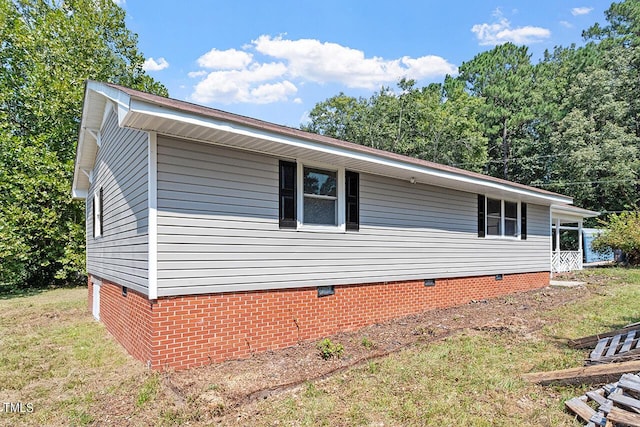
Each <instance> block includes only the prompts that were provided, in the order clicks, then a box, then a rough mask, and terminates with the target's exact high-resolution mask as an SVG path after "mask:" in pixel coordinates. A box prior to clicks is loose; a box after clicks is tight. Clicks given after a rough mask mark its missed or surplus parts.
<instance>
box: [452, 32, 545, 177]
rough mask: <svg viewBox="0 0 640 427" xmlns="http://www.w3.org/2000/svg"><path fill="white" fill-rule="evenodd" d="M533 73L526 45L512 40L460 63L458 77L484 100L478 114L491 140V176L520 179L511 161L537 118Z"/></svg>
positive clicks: (518, 152)
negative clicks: (515, 43) (534, 111)
mask: <svg viewBox="0 0 640 427" xmlns="http://www.w3.org/2000/svg"><path fill="white" fill-rule="evenodd" d="M533 76H534V67H533V65H532V64H531V55H530V54H529V52H528V49H527V47H526V46H516V45H514V44H513V43H505V44H502V45H499V46H496V47H495V48H494V49H492V50H490V51H486V52H482V53H480V54H478V55H476V57H475V58H473V59H472V60H471V61H468V62H464V63H463V64H462V65H461V66H460V75H459V76H458V78H459V79H460V80H461V81H463V82H465V83H466V84H467V87H468V89H469V91H470V93H471V94H473V95H474V96H477V97H480V98H482V99H483V101H484V103H483V104H482V105H483V107H482V109H481V111H480V113H479V114H480V121H481V122H482V123H483V124H484V135H485V136H486V137H487V138H488V139H489V159H490V162H489V164H488V168H487V172H488V173H489V174H490V175H494V176H499V177H501V178H504V179H511V180H515V181H521V179H520V177H518V176H515V174H514V173H513V171H512V168H510V164H511V161H512V159H513V158H518V157H520V148H521V146H522V145H523V143H522V140H523V139H526V137H527V130H528V128H529V126H530V124H531V123H532V121H533V120H534V118H535V115H534V113H533V104H534V103H535V99H534V95H535V92H534V90H533V88H534V85H533V81H534V77H533Z"/></svg>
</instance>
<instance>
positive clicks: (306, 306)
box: [101, 272, 549, 370]
mask: <svg viewBox="0 0 640 427" xmlns="http://www.w3.org/2000/svg"><path fill="white" fill-rule="evenodd" d="M548 284H549V273H548V272H540V273H528V274H509V275H505V276H504V278H503V280H501V281H496V280H495V277H494V276H480V277H465V278H455V279H439V280H436V284H435V286H428V287H427V286H424V282H423V281H422V280H418V281H402V282H390V283H372V284H365V285H345V286H336V287H335V295H331V296H326V297H321V298H318V296H317V289H316V288H296V289H282V290H270V291H256V292H230V293H221V294H207V295H187V296H179V297H165V298H160V299H158V300H157V301H154V302H153V304H151V303H150V302H149V301H147V300H146V299H145V297H144V296H143V295H140V294H137V293H134V292H133V291H131V290H129V296H128V297H127V298H129V297H131V296H132V295H136V296H135V298H136V301H138V300H140V299H141V300H142V301H141V302H136V303H135V304H126V303H120V304H113V303H111V302H109V301H111V300H113V301H114V302H117V301H122V299H123V297H122V296H121V295H120V289H121V288H120V287H119V286H115V285H112V284H109V283H108V282H104V281H103V286H102V289H101V318H102V320H103V321H104V322H105V323H106V324H107V328H108V329H109V331H111V333H112V334H113V335H115V336H116V338H117V339H118V340H119V341H120V342H121V343H123V345H124V346H125V348H127V350H129V352H130V353H132V354H133V355H134V356H135V357H137V358H138V359H140V360H143V361H147V360H151V364H152V367H153V368H154V369H159V370H163V369H185V368H189V367H194V366H201V365H203V364H207V363H211V362H220V361H223V360H228V359H234V358H242V357H246V356H248V355H250V354H251V353H252V352H261V351H265V350H270V349H276V348H283V347H287V346H291V345H294V344H296V343H297V342H298V341H303V340H311V339H319V338H322V337H325V336H328V335H332V334H335V333H337V332H340V331H347V330H355V329H358V328H361V327H363V326H365V325H369V324H373V323H376V322H382V321H385V320H389V319H393V318H397V317H402V316H406V315H409V314H414V313H419V312H422V311H425V310H429V309H433V308H442V307H451V306H455V305H460V304H465V303H467V302H469V301H471V300H473V299H484V298H492V297H496V296H500V295H505V294H509V293H513V292H519V291H526V290H530V289H536V288H541V287H544V286H547V285H548ZM105 285H107V286H105ZM107 289H108V290H107ZM125 300H126V299H125ZM145 303H146V304H145ZM125 307H128V308H125ZM136 310H139V311H141V312H143V313H142V314H141V315H139V316H138V317H139V320H138V321H136V322H131V321H130V320H122V319H121V318H125V319H131V318H132V317H133V316H134V315H135V311H136ZM145 322H147V323H145ZM109 323H114V324H116V325H118V326H116V327H113V326H111V327H110V326H109V325H108V324H109ZM123 326H126V327H128V328H129V329H128V330H125V329H124V328H123ZM135 328H142V329H143V332H142V333H137V335H136V337H135V338H134V335H135V334H136V331H135ZM146 337H149V339H148V341H147V343H148V348H147V349H146V352H145V351H143V350H142V349H140V348H139V347H140V346H141V345H140V342H142V341H143V340H144V339H146ZM136 343H137V344H136ZM132 348H133V350H132Z"/></svg>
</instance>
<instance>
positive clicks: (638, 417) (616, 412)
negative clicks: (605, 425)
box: [607, 408, 640, 427]
mask: <svg viewBox="0 0 640 427" xmlns="http://www.w3.org/2000/svg"><path fill="white" fill-rule="evenodd" d="M607 420H608V421H611V422H612V423H623V424H625V425H628V426H631V427H640V414H634V413H632V412H629V411H625V410H623V409H620V408H613V409H612V410H611V412H609V416H608V417H607Z"/></svg>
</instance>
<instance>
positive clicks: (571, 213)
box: [551, 205, 600, 221]
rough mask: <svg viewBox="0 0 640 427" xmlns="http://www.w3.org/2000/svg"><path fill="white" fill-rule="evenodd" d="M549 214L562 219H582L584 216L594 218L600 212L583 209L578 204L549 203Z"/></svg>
mask: <svg viewBox="0 0 640 427" xmlns="http://www.w3.org/2000/svg"><path fill="white" fill-rule="evenodd" d="M551 214H552V215H553V216H554V217H559V218H562V219H575V220H580V221H582V220H583V219H584V218H594V217H597V216H599V215H600V212H596V211H591V210H589V209H583V208H580V207H578V206H558V205H551Z"/></svg>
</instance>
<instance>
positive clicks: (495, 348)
mask: <svg viewBox="0 0 640 427" xmlns="http://www.w3.org/2000/svg"><path fill="white" fill-rule="evenodd" d="M578 278H579V279H581V280H585V281H587V282H588V283H590V285H589V286H590V288H591V289H592V294H591V296H590V297H589V298H586V299H584V300H582V301H578V302H574V303H571V304H569V305H567V306H564V307H561V308H558V309H556V310H553V311H550V312H547V313H544V314H543V315H544V316H545V318H546V319H547V320H548V321H549V322H548V326H546V327H545V328H543V330H541V331H540V332H539V333H536V334H529V335H527V334H525V335H522V334H517V333H512V332H509V331H502V332H499V331H498V332H486V331H470V330H463V331H462V332H461V333H458V334H456V335H454V336H451V337H449V338H446V339H444V340H442V341H440V342H436V343H429V344H420V345H418V346H417V347H415V348H411V349H408V350H405V351H402V352H399V353H397V354H393V355H390V356H388V357H386V358H383V359H380V360H378V361H371V362H369V363H367V364H366V365H363V366H360V367H358V368H356V369H351V370H349V371H346V372H344V373H342V374H340V375H337V376H334V377H331V378H329V379H327V380H325V381H322V382H319V383H317V384H315V386H314V387H313V388H312V390H313V393H310V392H309V390H310V385H308V384H307V385H306V386H305V388H304V390H302V391H298V392H296V393H295V394H293V395H292V396H286V397H281V398H278V399H275V400H272V401H269V402H264V403H262V404H260V405H259V406H258V408H257V409H256V412H258V413H260V414H261V417H260V420H259V421H258V420H256V424H257V425H274V424H278V423H280V425H302V426H305V425H391V426H396V425H398V426H399V425H473V426H514V425H518V426H526V425H531V426H533V425H536V426H537V425H546V426H574V425H576V426H577V425H582V424H580V423H578V422H577V421H575V419H574V417H572V416H571V415H569V414H567V413H566V412H565V410H564V404H563V402H564V401H565V400H566V399H568V398H570V397H574V396H576V395H579V394H582V393H584V391H586V390H587V389H588V388H589V387H541V386H537V385H531V384H528V383H526V382H524V381H522V380H521V379H520V375H521V374H522V373H525V372H532V371H539V370H551V369H562V368H566V367H574V366H580V365H581V364H582V362H583V360H584V357H585V354H584V352H582V351H576V350H571V349H569V348H568V347H566V345H565V344H564V343H565V340H566V339H567V338H578V337H581V336H585V335H589V334H593V333H597V332H601V331H603V330H608V329H610V328H615V327H620V326H623V325H625V324H628V323H630V322H635V321H638V320H640V306H638V304H637V301H639V300H640V286H639V285H640V270H637V269H600V270H587V271H585V272H582V273H581V274H580V275H579V276H578Z"/></svg>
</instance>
